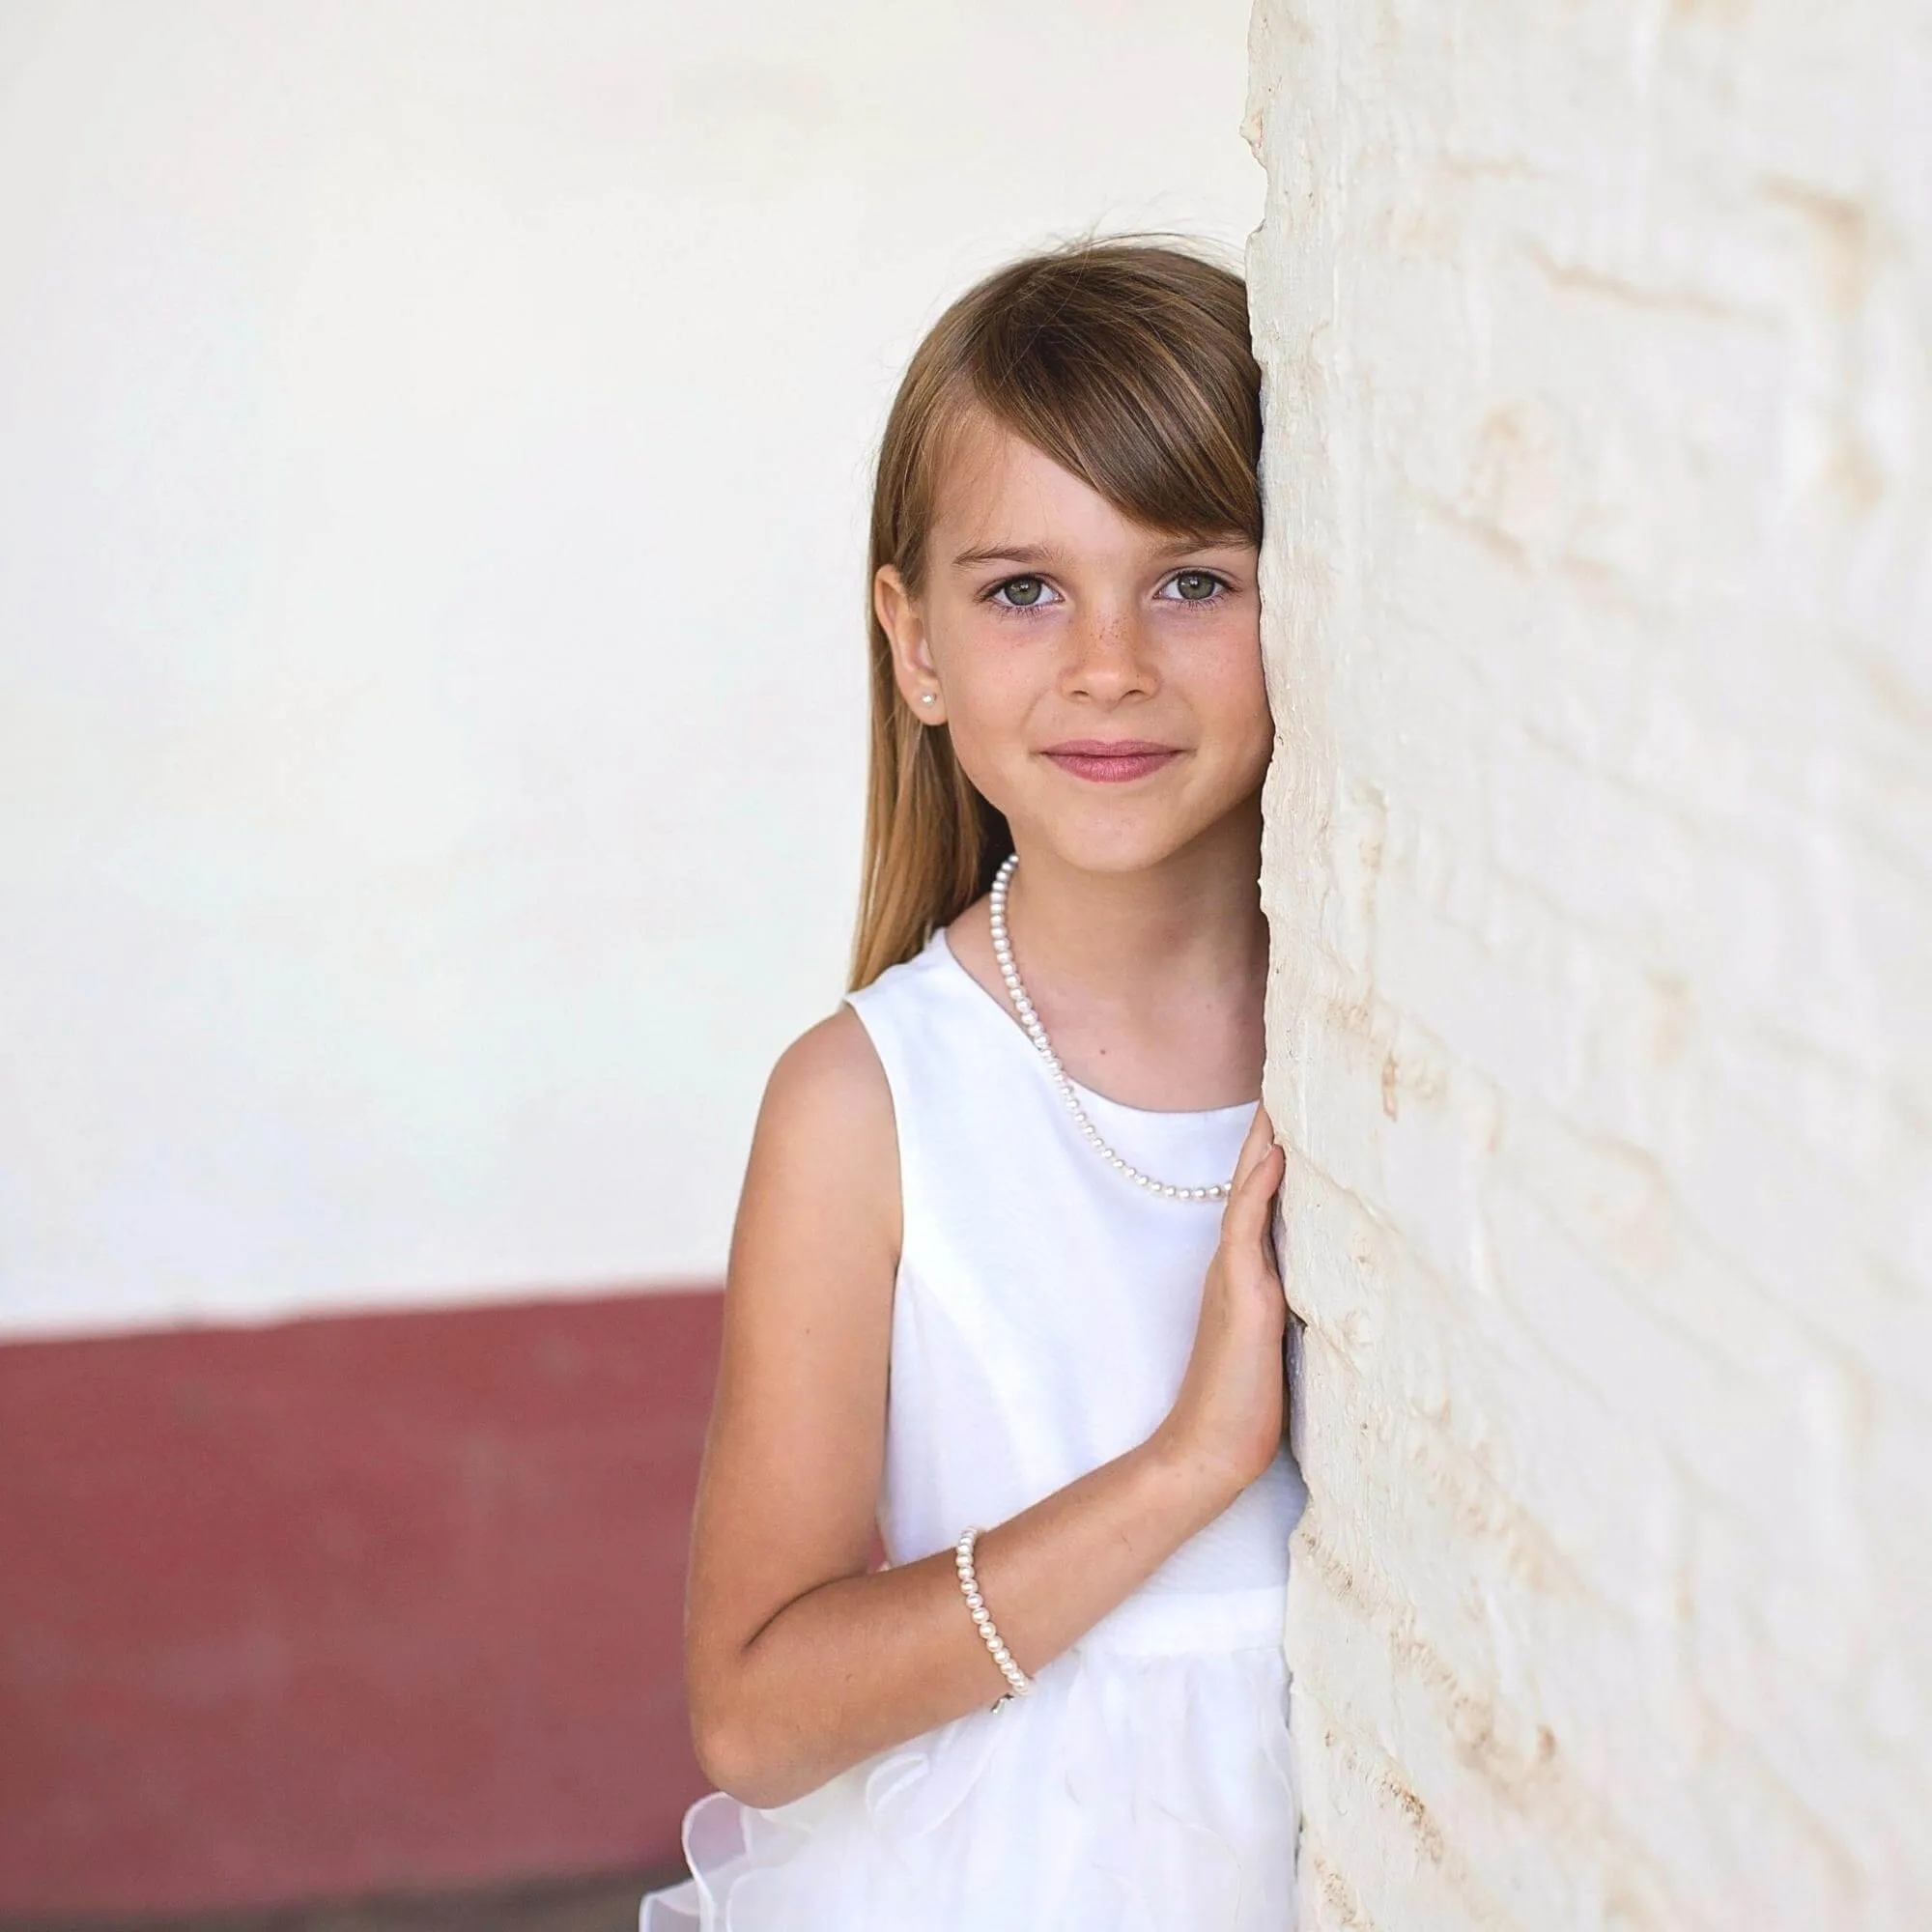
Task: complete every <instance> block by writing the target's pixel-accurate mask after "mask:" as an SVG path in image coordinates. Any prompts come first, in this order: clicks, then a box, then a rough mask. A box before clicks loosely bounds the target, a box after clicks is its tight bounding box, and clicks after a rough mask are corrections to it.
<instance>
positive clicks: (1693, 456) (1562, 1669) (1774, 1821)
mask: <svg viewBox="0 0 1932 1932" xmlns="http://www.w3.org/2000/svg"><path fill="white" fill-rule="evenodd" d="M1252 53H1253V57H1254V83H1253V85H1254V92H1253V113H1252V117H1251V128H1250V132H1251V137H1252V139H1253V140H1254V142H1255V145H1256V147H1257V150H1258V152H1259V153H1260V154H1261V156H1263V158H1264V162H1265V164H1266V167H1267V171H1268V179H1269V191H1268V205H1267V215H1266V222H1265V226H1264V229H1263V230H1262V232H1261V233H1260V235H1259V236H1258V237H1257V239H1256V242H1255V245H1254V249H1253V254H1252V261H1251V268H1252V272H1253V280H1254V288H1255V302H1256V317H1257V333H1258V337H1259V340H1260V344H1261V348H1262V351H1263V355H1264V364H1265V368H1266V373H1267V384H1268V394H1267V422H1268V430H1267V456H1266V479H1267V502H1268V529H1269V537H1268V555H1267V558H1266V564H1265V575H1264V589H1265V595H1266V600H1267V613H1268V614H1267V633H1268V651H1269V672H1270V679H1271V684H1272V688H1273V691H1274V696H1275V700H1276V705H1277V712H1278V716H1279V719H1280V734H1281V735H1280V748H1279V756H1278V758H1277V760H1276V766H1275V771H1274V774H1273V777H1272V780H1271V794H1270V805H1271V810H1270V825H1269V833H1268V846H1267V857H1266V881H1267V895H1268V904H1269V913H1270V917H1271V919H1272V921H1273V923H1274V931H1275V939H1276V958H1277V967H1276V979H1275V982H1274V985H1273V988H1272V991H1271V1002H1270V1022H1271V1038H1272V1044H1273V1055H1272V1065H1271V1071H1270V1076H1269V1094H1270V1098H1271V1102H1272V1105H1273V1107H1274V1109H1275V1117H1276V1119H1277V1121H1278V1122H1280V1123H1281V1125H1282V1128H1283V1132H1284V1135H1285V1137H1286V1138H1287V1139H1288V1140H1289V1142H1290V1143H1291V1148H1292V1160H1291V1167H1290V1175H1289V1181H1288V1202H1289V1219H1288V1222H1287V1233H1286V1236H1285V1257H1284V1258H1285V1261H1286V1262H1287V1264H1288V1265H1289V1267H1290V1269H1291V1271H1292V1286H1291V1295H1292V1298H1293V1302H1294V1305H1295V1307H1296V1310H1297V1312H1298V1313H1299V1314H1300V1315H1301V1317H1302V1318H1303V1319H1304V1320H1305V1321H1306V1323H1307V1330H1306V1335H1305V1338H1304V1376H1303V1380H1302V1389H1301V1409H1300V1415H1299V1422H1298V1431H1299V1442H1300V1448H1301V1453H1302V1457H1303V1464H1304V1467H1305V1469H1306V1472H1307V1475H1308V1479H1309V1482H1310V1485H1311V1489H1312V1492H1313V1497H1314V1500H1313V1504H1312V1506H1311V1509H1310V1512H1309V1515H1308V1517H1307V1520H1306V1521H1305V1523H1304V1526H1303V1527H1302V1529H1301V1530H1300V1531H1299V1532H1298V1535H1297V1541H1296V1564H1295V1572H1294V1581H1293V1587H1292V1591H1291V1602H1290V1613H1289V1629H1288V1644H1289V1650H1290V1656H1291V1660H1292V1662H1293V1667H1294V1671H1295V1685H1296V1690H1295V1718H1294V1721H1295V1730H1296V1737H1297V1746H1296V1749H1297V1755H1298V1763H1299V1767H1300V1775H1301V1778H1302V1783H1303V1804H1304V1811H1305V1823H1304V1835H1303V1840H1302V1864H1301V1882H1300V1883H1301V1897H1302V1911H1303V1924H1304V1926H1308V1927H1319V1928H1322V1932H1329V1928H1334V1932H1340V1929H1341V1928H1350V1932H1357V1928H1369V1927H1374V1928H1379V1932H1459V1928H1463V1927H1476V1926H1483V1927H1513V1928H1520V1932H1559V1928H1560V1932H1577V1928H1589V1927H1599V1926H1605V1927H1607V1926H1616V1927H1621V1928H1639V1927H1641V1928H1656V1932H1666V1928H1667V1932H1694V1929H1695V1928H1717V1927H1740V1928H1750V1932H1771V1928H1786V1927H1789V1928H1792V1929H1793V1932H1797V1928H1804V1932H1827V1928H1829V1932H1844V1929H1845V1928H1850V1927H1861V1928H1865V1927H1869V1928H1886V1932H1893V1929H1894V1928H1895V1932H1907V1928H1914V1932H1922V1928H1924V1927H1925V1926H1927V1925H1932V1770H1929V1769H1928V1758H1932V1743H1928V1740H1929V1739H1932V1553H1928V1551H1932V5H1927V4H1926V0H1838V4H1835V5H1833V6H1830V7H1824V6H1813V7H1804V8H1800V7H1798V6H1796V5H1790V4H1783V5H1774V4H1761V5H1752V4H1750V0H1704V4H1697V0H1678V4H1670V5H1664V4H1661V0H1659V3H1658V4H1639V5H1631V4H1628V0H1600V4H1588V0H1578V4H1560V5H1556V6H1549V5H1533V4H1528V0H1520V4H1517V5H1502V4H1497V5H1494V6H1475V7H1471V6H1462V5H1445V4H1441V0H1261V4H1260V6H1259V8H1258V12H1257V15H1256V19H1255V26H1254V35H1253V43H1252Z"/></svg>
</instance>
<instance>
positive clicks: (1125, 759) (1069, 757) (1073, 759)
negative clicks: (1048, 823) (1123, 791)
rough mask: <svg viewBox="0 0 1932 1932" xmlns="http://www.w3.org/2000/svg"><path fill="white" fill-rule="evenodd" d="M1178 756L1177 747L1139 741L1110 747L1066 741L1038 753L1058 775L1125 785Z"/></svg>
mask: <svg viewBox="0 0 1932 1932" xmlns="http://www.w3.org/2000/svg"><path fill="white" fill-rule="evenodd" d="M1179 755H1180V752H1179V747H1177V746H1174V745H1153V744H1150V743H1148V742H1147V740H1145V739H1142V738H1123V739H1120V740H1117V741H1114V742H1112V743H1110V742H1109V741H1107V740H1106V739H1104V738H1076V739H1069V740H1068V742H1067V743H1065V744H1064V745H1049V746H1048V747H1047V748H1046V750H1045V751H1044V752H1042V753H1040V756H1041V757H1043V758H1047V759H1050V760H1051V761H1052V762H1053V763H1054V764H1056V765H1058V766H1059V767H1060V769H1061V770H1062V771H1064V772H1068V773H1071V775H1072V776H1073V777H1074V778H1077V779H1086V780H1088V781H1090V782H1092V783H1094V784H1125V783H1127V782H1128V781H1131V780H1133V779H1144V778H1146V777H1147V776H1148V775H1149V774H1150V773H1151V772H1157V771H1159V770H1160V768H1161V767H1162V766H1163V765H1166V764H1169V763H1171V762H1172V761H1173V760H1174V759H1176V758H1178V757H1179Z"/></svg>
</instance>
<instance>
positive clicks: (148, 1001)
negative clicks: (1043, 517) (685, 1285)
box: [0, 0, 1261, 1332]
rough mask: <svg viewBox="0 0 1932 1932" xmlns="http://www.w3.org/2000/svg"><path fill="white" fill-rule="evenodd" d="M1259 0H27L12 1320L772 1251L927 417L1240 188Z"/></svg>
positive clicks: (17, 416)
mask: <svg viewBox="0 0 1932 1932" xmlns="http://www.w3.org/2000/svg"><path fill="white" fill-rule="evenodd" d="M1245 22H1246V4H1245V0H1185V3H1184V4H1181V0H1166V4H1156V0H1024V4H1021V0H956V3H955V4H943V0H917V4H913V5H905V4H897V3H896V0H835V4H827V5H819V6H807V7H801V6H797V5H792V4H788V0H748V3H747V4H743V5H740V6H736V7H731V8H710V7H702V6H693V5H688V4H686V5H678V4H670V0H622V4H619V0H410V4H408V5H396V4H375V0H292V4H288V5H280V6H274V7H261V6H256V5H252V4H249V0H166V4H162V5H142V6H129V5H125V4H99V3H98V0H97V4H91V5H90V4H65V3H64V0H52V4H46V3H44V0H7V4H6V5H5V7H4V8H0V1331H14V1332H29V1331H35V1332H38V1331H48V1330H57V1329H58V1330H73V1329H87V1328H95V1327H100V1326H113V1325H119V1324H149V1323H161V1322H168V1321H177V1320H181V1319H185V1318H209V1319H230V1318H241V1319H248V1318H259V1317H265V1316H271V1315H276V1314H280V1313H284V1312H287V1311H291V1310H297V1309H308V1308H316V1307H337V1306H342V1305H346V1304H355V1303H371V1302H384V1301H417V1300H421V1299H425V1298H440V1297H444V1296H450V1295H456V1296H462V1297H469V1296H473V1295H478V1294H490V1293H521V1292H524V1291H526V1290H532V1289H534V1290H542V1289H547V1288H566V1289H577V1290H581V1289H583V1288H586V1287H596V1286H599V1285H602V1284H606V1283H618V1282H625V1283H628V1282H636V1281H646V1282H650V1281H665V1282H674V1281H678V1280H688V1279H692V1278H706V1277H711V1276H715V1275H716V1274H717V1272H718V1271H719V1270H720V1268H721V1265H722V1263H723V1259H724V1252H725V1236H726V1232H727V1227H728V1221H729V1215H730V1209H731V1206H732V1201H733V1197H734V1194H735V1189H736V1184H737V1179H738V1171H739V1167H740V1163H741V1160H742V1156H743V1151H744V1148H745V1145H746V1141H747V1137H748V1134H749V1129H750V1123H751V1118H752V1113H753V1108H754V1106H755V1102H756V1097H757V1094H758V1091H759V1088H760V1086H761V1083H762V1079H763V1075H764V1072H765V1070H766V1068H767V1067H768V1065H769V1064H770V1061H771V1059H772V1058H773V1056H774V1055H775V1054H776V1052H777V1051H778V1049H779V1048H780V1046H781V1044H782V1043H783V1041H784V1040H785V1039H786V1038H788V1037H790V1036H792V1035H793V1034H795V1033H796V1032H797V1031H799V1030H800V1029H801V1028H803V1027H804V1026H806V1025H808V1024H809V1023H810V1021H811V1020H813V1019H814V1018H816V1017H818V1016H819V1015H820V1014H822V1013H824V1012H825V1011H828V1010H829V1009H831V1007H832V1005H833V1003H834V1002H835V1001H836V999H837V997H838V993H839V991H840V989H841V986H842V964H843V957H844V950H845V945H846V941H847V935H848V928H849V922H850V915H851V910H852V904H853V898H854V893H855V887H856V866H857V849H858V829H859V812H860V797H861V792H860V783H861V764H862V756H863V743H864V740H863V728H864V715H863V708H864V685H863V676H862V633H861V630H860V617H861V611H862V600H863V595H864V585H863V549H862V536H861V532H862V527H863V511H864V497H865V487H866V472H867V461H868V457H869V452H870V447H871V443H872V440H873V439H874V437H875V436H876V433H877V430H878V428H879V425H880V423H881V421H882V419H883V413H884V409H885V406H886V402H887V400H888V398H889V394H890V389H891V385H892V384H893V383H894V382H895V378H896V374H897V371H898V368H899V366H900V364H901V362H902V360H903V358H904V356H905V355H907V354H908V353H909V352H910V350H911V348H912V346H913V343H914V342H915V340H916V339H917V336H918V334H919V332H920V330H921V329H922V328H923V326H924V325H925V324H926V323H928V322H929V321H930V320H931V319H932V317H933V316H934V315H935V314H936V313H937V311H938V309H939V308H940V307H941V306H943V303H944V301H945V299H947V298H950V297H951V296H952V295H953V294H955V293H957V292H958V290H959V289H961V288H962V287H963V286H964V285H965V284H966V283H967V282H968V281H969V280H970V279H972V277H973V276H974V275H976V274H977V273H979V272H980V271H981V270H983V269H985V268H987V267H989V266H991V265H992V264H993V263H994V262H996V261H998V260H1000V259H1002V258H1004V257H1006V256H1008V255H1009V254H1011V253H1014V252H1017V251H1018V250H1020V249H1022V248H1024V247H1027V246H1031V245H1034V244H1036V243H1037V242H1040V241H1047V240H1051V239H1055V238H1058V237H1062V236H1065V235H1066V234H1069V233H1072V232H1075V231H1079V230H1082V229H1084V228H1087V227H1089V226H1091V225H1094V224H1096V223H1097V224H1101V225H1105V226H1110V227H1119V226H1123V225H1146V224H1163V225H1170V226H1179V227H1184V228H1186V229H1188V230H1189V231H1191V232H1193V233H1196V234H1199V235H1203V236H1207V237H1212V238H1219V239H1220V240H1222V241H1227V242H1229V243H1231V244H1236V245H1237V244H1238V243H1239V241H1241V239H1242V238H1243V236H1244V235H1245V232H1246V230H1247V229H1248V228H1249V227H1250V226H1251V225H1252V222H1253V220H1254V218H1255V217H1256V215H1257V214H1258V213H1259V208H1260V191H1261V177H1260V173H1259V171H1258V170H1257V169H1256V168H1255V165H1254V162H1253V160H1252V158H1251V157H1250V156H1249V155H1248V154H1247V152H1246V151H1245V149H1244V148H1243V147H1242V145H1241V142H1240V139H1239V133H1238V125H1239V119H1240V112H1241V91H1242V84H1243V38H1244V31H1245Z"/></svg>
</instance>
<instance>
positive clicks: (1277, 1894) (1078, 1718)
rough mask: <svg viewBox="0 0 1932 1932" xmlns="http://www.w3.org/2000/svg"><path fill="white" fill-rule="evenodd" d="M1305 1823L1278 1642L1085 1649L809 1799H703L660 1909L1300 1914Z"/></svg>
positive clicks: (937, 1916) (692, 1931) (1072, 1915)
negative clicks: (1026, 1691)
mask: <svg viewBox="0 0 1932 1932" xmlns="http://www.w3.org/2000/svg"><path fill="white" fill-rule="evenodd" d="M1277 1601H1278V1599H1277ZM1294 1835H1295V1806H1294V1791H1293V1775H1292V1772H1291V1769H1290V1761H1289V1741H1288V1685H1287V1671H1286V1667H1285V1665H1284V1663H1283V1662H1282V1657H1281V1652H1280V1649H1279V1645H1278V1643H1274V1642H1269V1643H1257V1644H1253V1645H1251V1646H1247V1647H1242V1648H1236V1649H1229V1650H1221V1651H1215V1652H1211V1653H1204V1652H1202V1651H1199V1650H1190V1651H1181V1652H1158V1653H1152V1654H1136V1653H1134V1652H1132V1651H1127V1650H1119V1649H1099V1648H1092V1649H1090V1648H1081V1649H1075V1650H1072V1651H1069V1652H1067V1653H1066V1654H1065V1656H1064V1657H1062V1658H1060V1659H1058V1660H1056V1661H1055V1662H1053V1663H1051V1664H1049V1665H1048V1666H1047V1667H1046V1668H1045V1669H1043V1670H1042V1671H1040V1672H1039V1674H1038V1676H1037V1679H1036V1682H1035V1690H1034V1694H1033V1695H1032V1696H1030V1697H1026V1698H1021V1699H1016V1700H1014V1701H1013V1702H1011V1703H1009V1704H1006V1705H1004V1706H1002V1707H1001V1708H1000V1709H998V1710H987V1711H976V1712H974V1713H972V1714H971V1715H969V1716H967V1717H964V1718H961V1719H957V1720H956V1721H955V1722H953V1723H951V1724H947V1725H944V1726H942V1727H941V1728H940V1729H938V1730H936V1731H931V1732H928V1733H927V1734H926V1735H925V1736H923V1737H922V1738H919V1739H916V1740H914V1742H913V1743H912V1744H910V1745H906V1746H903V1747H899V1748H897V1749H895V1750H891V1751H885V1752H882V1753H881V1754H880V1755H878V1756H877V1757H874V1758H872V1759H870V1760H868V1761H867V1762H866V1763H864V1764H860V1765H856V1766H854V1767H853V1768H852V1769H851V1770H850V1771H848V1772H845V1773H843V1774H841V1775H840V1776H838V1777H835V1778H833V1779H832V1780H831V1781H830V1782H829V1783H828V1784H826V1785H824V1786H822V1787H821V1788H820V1789H819V1790H817V1791H814V1792H812V1793H810V1795H809V1796H807V1797H805V1798H801V1799H799V1800H798V1801H797V1802H796V1803H794V1804H785V1805H781V1806H779V1807H778V1808H776V1809H773V1810H763V1811H761V1810H755V1809H753V1808H752V1807H750V1806H748V1805H744V1804H739V1803H738V1802H737V1801H736V1800H735V1799H732V1798H728V1797H726V1796H725V1794H724V1793H722V1792H714V1793H713V1794H712V1795H711V1796H709V1797H708V1798H703V1799H700V1800H699V1801H698V1803H697V1804H695V1805H693V1806H692V1808H691V1810H690V1812H689V1813H688V1814H687V1815H686V1818H685V1828H684V1850H685V1858H686V1860H687V1861H688V1863H689V1865H690V1868H691V1872H692V1877H691V1879H690V1881H689V1882H688V1883H686V1884H684V1885H681V1886H678V1887H676V1888H675V1889H672V1890H669V1891H663V1892H656V1893H653V1894H652V1895H651V1896H650V1897H648V1898H646V1899H645V1900H644V1901H643V1906H642V1909H641V1914H640V1928H641V1932H834V1928H836V1932H1020V1928H1026V1927H1032V1926H1042V1927H1044V1926H1051V1927H1053V1928H1054V1932H1263V1928H1264V1927H1265V1928H1267V1932H1280V1929H1281V1928H1282V1927H1283V1926H1285V1925H1289V1924H1291V1923H1292V1921H1293V1859H1294Z"/></svg>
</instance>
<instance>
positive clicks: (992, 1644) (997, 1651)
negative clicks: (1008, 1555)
mask: <svg viewBox="0 0 1932 1932" xmlns="http://www.w3.org/2000/svg"><path fill="white" fill-rule="evenodd" d="M979 1540H980V1532H979V1531H978V1530H977V1529H962V1530H961V1531H960V1532H959V1541H958V1542H957V1543H955V1544H954V1545H953V1546H952V1564H953V1568H954V1569H956V1570H957V1571H958V1572H959V1590H960V1594H961V1595H962V1596H963V1597H964V1598H965V1599H966V1607H967V1609H969V1610H970V1611H971V1612H972V1613H973V1621H974V1623H975V1624H976V1625H978V1626H979V1631H980V1635H981V1636H982V1637H983V1638H984V1639H985V1642H986V1648H987V1649H988V1650H989V1651H991V1652H992V1654H993V1662H995V1663H997V1664H998V1665H999V1666H1000V1674H1001V1676H1003V1677H1004V1678H1005V1679H1006V1680H1007V1682H1008V1684H1009V1686H1010V1687H1011V1688H1010V1689H1009V1690H1008V1692H1007V1696H1006V1697H1002V1698H1000V1699H999V1701H998V1702H997V1703H995V1704H994V1706H993V1709H994V1710H996V1711H997V1710H998V1709H999V1708H1000V1705H1001V1704H1004V1703H1005V1702H1006V1701H1007V1697H1030V1696H1032V1694H1033V1679H1032V1678H1031V1677H1029V1676H1028V1675H1027V1674H1026V1672H1025V1671H1024V1670H1022V1669H1021V1668H1020V1667H1019V1665H1018V1664H1017V1663H1015V1662H1013V1654H1012V1652H1011V1651H1009V1649H1008V1648H1007V1646H1006V1645H1005V1643H1004V1642H1002V1641H1001V1638H1000V1633H999V1632H998V1631H997V1630H995V1629H994V1627H993V1613H992V1611H991V1610H989V1609H988V1608H987V1607H986V1600H985V1598H984V1597H982V1596H980V1578H979V1577H978V1576H977V1575H976V1574H975V1572H974V1569H973V1546H974V1544H975V1543H977V1542H978V1541H979Z"/></svg>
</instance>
